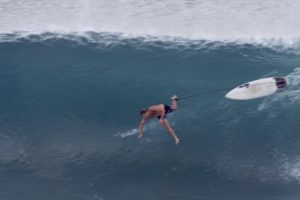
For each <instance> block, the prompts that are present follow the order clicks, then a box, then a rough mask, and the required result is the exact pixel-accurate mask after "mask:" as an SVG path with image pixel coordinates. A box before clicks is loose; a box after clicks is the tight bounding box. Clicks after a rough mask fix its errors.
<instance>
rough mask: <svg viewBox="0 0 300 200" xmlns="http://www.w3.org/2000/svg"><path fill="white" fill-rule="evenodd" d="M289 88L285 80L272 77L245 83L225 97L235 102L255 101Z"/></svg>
mask: <svg viewBox="0 0 300 200" xmlns="http://www.w3.org/2000/svg"><path fill="white" fill-rule="evenodd" d="M286 86H287V80H286V79H285V78H278V77H270V78H263V79H258V80H255V81H251V82H248V83H244V84H242V85H240V86H238V87H236V88H234V89H232V90H231V91H229V92H228V93H227V94H226V95H225V97H226V98H229V99H235V100H247V99H255V98H259V97H264V96H268V95H271V94H273V93H275V92H277V91H278V90H282V89H284V88H285V87H286Z"/></svg>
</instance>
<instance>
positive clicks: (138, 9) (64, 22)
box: [0, 0, 300, 47]
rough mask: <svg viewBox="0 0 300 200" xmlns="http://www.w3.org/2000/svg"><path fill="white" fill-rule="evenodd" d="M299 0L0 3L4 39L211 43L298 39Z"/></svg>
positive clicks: (23, 0)
mask: <svg viewBox="0 0 300 200" xmlns="http://www.w3.org/2000/svg"><path fill="white" fill-rule="evenodd" d="M299 10H300V1H298V0H285V1H284V2H282V1H277V0H265V1H261V0H243V1H240V0H226V1H222V0H214V1H211V0H201V1H189V0H177V1H173V0H163V1H149V0H114V1H105V0H52V1H47V0H40V1H36V0H19V1H17V2H16V1H8V0H0V33H14V32H19V31H25V32H29V33H31V34H37V33H38V34H39V33H42V32H59V33H74V32H77V33H78V32H79V33H82V32H87V31H93V32H97V33H103V32H106V33H122V34H123V35H124V36H129V37H132V36H149V35H150V36H152V37H172V38H176V37H179V38H185V39H190V40H208V41H242V42H243V43H244V42H245V41H246V42H248V43H253V42H254V43H259V44H261V43H263V44H264V43H270V44H273V42H274V41H276V43H277V44H280V43H281V42H282V43H284V44H285V45H289V46H290V47H293V46H294V45H295V42H296V43H298V42H299V38H300V26H299V19H300V12H299Z"/></svg>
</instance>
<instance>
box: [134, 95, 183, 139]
mask: <svg viewBox="0 0 300 200" xmlns="http://www.w3.org/2000/svg"><path fill="white" fill-rule="evenodd" d="M171 99H172V104H171V105H165V104H159V105H153V106H150V107H149V108H147V109H145V108H143V109H142V110H141V112H140V114H141V115H142V120H141V123H140V129H139V130H140V133H139V136H138V138H142V137H143V136H144V125H145V123H146V121H147V120H148V119H150V118H154V117H157V118H158V119H159V122H160V124H161V125H162V126H164V127H166V129H167V130H168V132H169V133H170V135H171V136H172V137H173V138H174V140H175V144H178V143H179V141H180V140H179V138H178V137H177V135H176V134H175V131H174V130H173V129H172V127H171V126H170V124H169V122H168V119H167V114H168V113H171V112H173V111H176V110H177V100H178V97H177V96H176V95H174V96H173V97H171Z"/></svg>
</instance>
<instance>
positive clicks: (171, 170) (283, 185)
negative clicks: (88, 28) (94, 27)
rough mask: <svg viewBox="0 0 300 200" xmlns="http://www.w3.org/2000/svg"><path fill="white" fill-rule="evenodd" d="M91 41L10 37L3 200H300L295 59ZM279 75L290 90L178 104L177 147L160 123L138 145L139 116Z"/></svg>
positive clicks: (0, 135) (199, 45)
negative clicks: (145, 110) (155, 106)
mask: <svg viewBox="0 0 300 200" xmlns="http://www.w3.org/2000/svg"><path fill="white" fill-rule="evenodd" d="M87 34H88V35H90V36H92V37H94V38H97V41H95V40H91V39H89V38H88V37H80V36H76V35H55V34H52V33H45V34H42V35H30V36H26V37H17V35H14V34H11V35H5V34H3V35H1V37H2V40H3V41H2V42H1V43H0V69H1V71H0V94H1V98H0V198H1V199H6V200H17V199H23V200H27V199H28V200H33V199H43V200H48V199H49V200H77V199H78V200H92V199H97V200H100V199H101V200H102V199H104V200H115V199H122V200H132V199H143V200H152V199H158V200H162V199H172V200H183V199H190V200H194V199H195V200H196V199H217V200H219V199H221V200H223V199H224V200H227V199H228V200H232V199H239V200H253V199H257V200H277V199H278V200H289V199H291V200H296V199H299V197H300V192H299V191H300V182H299V181H300V135H299V130H300V124H299V119H300V117H299V116H300V115H299V113H300V109H299V104H300V65H299V63H300V57H299V54H298V53H297V51H294V50H293V49H285V48H274V47H266V46H265V47H264V46H261V45H255V44H238V43H220V42H208V41H205V40H200V41H196V40H194V41H192V40H180V41H178V40H159V39H157V38H152V40H145V38H127V39H126V38H121V37H118V36H117V35H114V34H111V35H110V34H99V33H87ZM3 38H4V39H3ZM270 76H284V77H286V78H287V79H288V81H289V87H288V89H287V90H286V91H283V92H280V93H277V94H274V95H271V96H268V97H265V98H260V99H255V100H250V101H233V100H229V99H226V98H224V95H225V93H226V91H221V92H216V93H213V94H209V95H201V96H197V97H194V98H190V99H186V100H184V101H179V105H178V106H179V109H178V111H177V112H175V113H172V114H170V115H169V121H170V123H171V124H172V126H173V128H174V129H175V131H176V133H177V134H178V136H179V137H180V138H181V143H180V144H179V145H178V146H175V145H174V142H173V140H172V139H171V137H170V136H169V135H168V134H167V132H166V130H165V129H164V128H162V127H161V126H160V125H159V122H158V121H157V120H156V119H154V120H152V121H151V122H149V124H147V125H146V130H145V137H144V138H143V139H142V140H138V139H137V138H136V136H137V135H136V133H137V130H136V128H137V127H138V125H139V120H140V116H139V110H140V109H141V108H142V107H147V106H150V105H152V104H158V103H169V102H170V97H171V96H172V95H174V94H177V95H178V96H179V97H180V96H186V95H193V94H198V93H202V92H207V91H213V90H218V89H220V88H226V87H231V86H235V85H239V84H241V83H243V82H247V81H251V80H255V79H259V78H263V77H270Z"/></svg>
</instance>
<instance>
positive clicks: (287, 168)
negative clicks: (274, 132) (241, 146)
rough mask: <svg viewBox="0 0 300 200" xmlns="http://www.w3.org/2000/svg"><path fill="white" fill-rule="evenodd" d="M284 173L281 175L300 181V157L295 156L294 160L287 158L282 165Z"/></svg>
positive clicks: (287, 178)
mask: <svg viewBox="0 0 300 200" xmlns="http://www.w3.org/2000/svg"><path fill="white" fill-rule="evenodd" d="M281 168H282V174H281V176H282V177H283V178H284V179H285V180H287V181H291V180H296V181H300V157H299V156H298V157H295V158H293V159H292V160H291V159H289V160H285V161H284V162H283V163H282V165H281Z"/></svg>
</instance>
